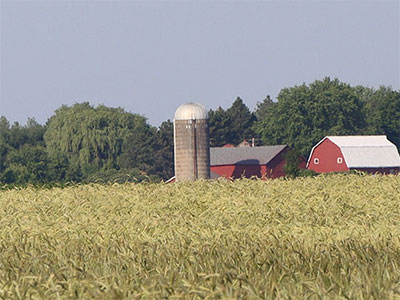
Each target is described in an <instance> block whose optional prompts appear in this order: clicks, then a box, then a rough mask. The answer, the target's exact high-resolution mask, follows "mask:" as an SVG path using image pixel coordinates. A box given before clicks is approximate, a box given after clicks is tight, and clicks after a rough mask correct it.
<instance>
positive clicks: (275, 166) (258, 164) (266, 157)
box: [210, 145, 306, 178]
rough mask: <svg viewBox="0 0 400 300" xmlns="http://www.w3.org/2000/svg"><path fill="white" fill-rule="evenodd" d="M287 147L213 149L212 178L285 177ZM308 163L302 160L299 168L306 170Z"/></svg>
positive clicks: (211, 159)
mask: <svg viewBox="0 0 400 300" xmlns="http://www.w3.org/2000/svg"><path fill="white" fill-rule="evenodd" d="M289 150H290V148H289V147H288V146H287V145H275V146H260V147H250V145H247V146H243V145H242V146H240V147H211V148H210V168H211V178H216V177H226V178H240V177H247V178H249V177H252V176H257V177H260V178H278V177H282V176H285V175H286V174H285V171H284V166H285V164H286V161H285V158H284V156H285V153H286V152H288V151H289ZM305 166H306V161H305V160H304V159H303V158H301V162H300V165H299V167H300V168H305Z"/></svg>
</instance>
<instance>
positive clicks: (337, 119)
mask: <svg viewBox="0 0 400 300" xmlns="http://www.w3.org/2000/svg"><path fill="white" fill-rule="evenodd" d="M365 126H366V125H365V118H364V110H363V104H362V102H361V101H360V100H359V98H358V97H357V95H356V93H355V91H354V89H352V88H351V87H350V85H348V84H345V83H342V82H340V81H339V80H338V79H334V80H331V79H330V78H329V77H326V78H324V79H323V80H316V81H314V82H313V83H311V84H310V85H309V86H307V85H306V84H303V85H300V86H295V87H291V88H284V89H282V90H281V91H280V93H279V95H278V98H277V103H276V104H274V105H273V106H272V107H271V109H270V110H269V111H268V112H267V113H266V115H265V116H264V117H263V119H261V120H259V121H258V122H257V124H256V125H255V126H254V128H255V130H256V132H257V133H258V134H259V136H260V137H261V139H262V141H263V143H264V144H266V145H271V144H288V145H289V146H290V147H292V148H294V149H298V151H299V152H300V154H301V155H303V156H307V155H308V154H309V151H310V150H311V148H312V146H313V145H315V143H317V142H318V141H319V140H321V139H322V138H323V137H324V136H326V135H351V134H360V133H362V132H363V130H364V128H365Z"/></svg>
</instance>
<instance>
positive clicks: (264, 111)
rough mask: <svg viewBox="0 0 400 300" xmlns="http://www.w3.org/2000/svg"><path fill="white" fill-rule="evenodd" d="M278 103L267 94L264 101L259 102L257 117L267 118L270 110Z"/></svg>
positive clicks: (258, 118) (260, 118) (259, 118)
mask: <svg viewBox="0 0 400 300" xmlns="http://www.w3.org/2000/svg"><path fill="white" fill-rule="evenodd" d="M275 104H276V103H275V102H274V101H272V99H271V97H270V96H269V95H267V97H265V99H264V100H263V101H262V102H257V107H256V110H255V112H254V114H255V115H256V117H257V120H264V119H266V118H267V115H268V112H269V111H270V110H271V109H272V107H273V106H274V105H275Z"/></svg>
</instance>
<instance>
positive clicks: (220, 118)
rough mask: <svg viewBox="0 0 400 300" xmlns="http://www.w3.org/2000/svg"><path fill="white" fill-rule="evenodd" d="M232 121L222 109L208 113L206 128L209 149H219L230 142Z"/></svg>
mask: <svg viewBox="0 0 400 300" xmlns="http://www.w3.org/2000/svg"><path fill="white" fill-rule="evenodd" d="M231 126H232V120H231V119H230V117H229V116H228V114H227V113H226V111H225V110H224V109H222V107H221V106H220V107H218V109H217V110H215V111H214V110H210V111H209V112H208V127H209V130H210V131H209V132H210V145H211V147H221V146H223V145H225V144H229V143H232V141H231V138H230V136H231Z"/></svg>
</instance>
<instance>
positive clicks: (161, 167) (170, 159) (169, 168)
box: [154, 120, 174, 180]
mask: <svg viewBox="0 0 400 300" xmlns="http://www.w3.org/2000/svg"><path fill="white" fill-rule="evenodd" d="M156 138H157V141H156V143H155V147H154V155H155V172H154V174H155V175H157V176H159V177H160V178H161V179H163V180H168V179H169V178H171V177H172V176H173V175H174V125H173V123H172V122H171V121H170V120H167V121H165V122H162V124H161V125H160V127H159V128H158V130H157V134H156Z"/></svg>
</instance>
